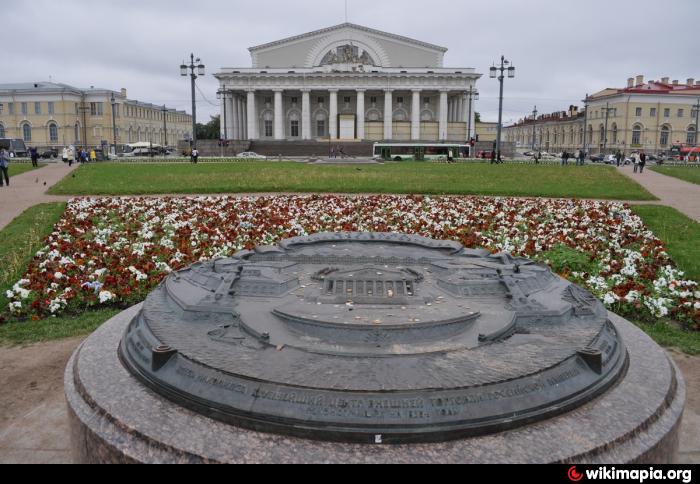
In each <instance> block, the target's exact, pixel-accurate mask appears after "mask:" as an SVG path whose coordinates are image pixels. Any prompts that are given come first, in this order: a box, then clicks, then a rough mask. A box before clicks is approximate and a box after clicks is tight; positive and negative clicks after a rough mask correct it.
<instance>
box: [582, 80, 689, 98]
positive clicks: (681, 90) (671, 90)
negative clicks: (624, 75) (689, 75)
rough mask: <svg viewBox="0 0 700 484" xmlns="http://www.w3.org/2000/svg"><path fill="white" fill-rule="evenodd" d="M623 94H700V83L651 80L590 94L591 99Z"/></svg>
mask: <svg viewBox="0 0 700 484" xmlns="http://www.w3.org/2000/svg"><path fill="white" fill-rule="evenodd" d="M621 94H622V95H624V94H642V95H645V94H646V95H672V96H700V85H698V84H693V85H689V84H674V83H668V82H660V81H649V82H646V83H643V84H640V85H634V86H631V87H625V88H614V87H609V88H606V89H603V90H602V91H600V92H597V93H595V94H593V95H592V96H589V99H599V98H603V97H610V96H618V95H621Z"/></svg>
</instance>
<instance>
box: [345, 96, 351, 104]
mask: <svg viewBox="0 0 700 484" xmlns="http://www.w3.org/2000/svg"><path fill="white" fill-rule="evenodd" d="M351 101H352V98H351V97H350V96H345V97H344V98H343V102H344V103H345V104H350V102H351Z"/></svg>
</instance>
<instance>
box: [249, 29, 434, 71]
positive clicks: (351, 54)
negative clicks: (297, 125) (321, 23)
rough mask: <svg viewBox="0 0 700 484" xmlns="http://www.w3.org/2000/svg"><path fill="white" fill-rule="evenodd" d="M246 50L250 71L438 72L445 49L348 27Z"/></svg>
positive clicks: (383, 33)
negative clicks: (403, 69) (413, 69)
mask: <svg viewBox="0 0 700 484" xmlns="http://www.w3.org/2000/svg"><path fill="white" fill-rule="evenodd" d="M249 50H250V53H251V56H252V62H253V67H254V68H272V69H274V68H285V67H290V68H291V67H297V68H315V67H322V66H348V65H351V66H358V65H363V66H372V67H434V68H439V67H442V65H443V59H444V55H445V52H447V49H446V48H445V47H440V46H437V45H433V44H429V43H426V42H421V41H419V40H415V39H410V38H408V37H402V36H399V35H395V34H390V33H387V32H382V31H379V30H375V29H371V28H368V27H362V26H359V25H355V24H350V23H345V24H341V25H337V26H335V27H330V28H327V29H323V30H318V31H315V32H310V33H307V34H303V35H299V36H296V37H290V38H287V39H283V40H279V41H276V42H272V43H269V44H264V45H260V46H257V47H251V48H250V49H249ZM341 70H342V69H341Z"/></svg>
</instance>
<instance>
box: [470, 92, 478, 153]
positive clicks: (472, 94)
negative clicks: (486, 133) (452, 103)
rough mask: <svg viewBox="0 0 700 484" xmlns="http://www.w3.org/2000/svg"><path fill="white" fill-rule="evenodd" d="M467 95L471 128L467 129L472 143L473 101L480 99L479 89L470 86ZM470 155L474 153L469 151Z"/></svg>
mask: <svg viewBox="0 0 700 484" xmlns="http://www.w3.org/2000/svg"><path fill="white" fill-rule="evenodd" d="M467 96H468V97H469V118H468V121H469V128H468V129H467V138H469V140H468V141H469V142H470V145H471V141H472V140H473V139H474V136H473V135H472V106H473V104H472V103H473V101H478V100H479V91H477V90H476V89H474V86H469V90H468V91H467ZM469 155H470V156H471V155H473V153H471V152H470V153H469Z"/></svg>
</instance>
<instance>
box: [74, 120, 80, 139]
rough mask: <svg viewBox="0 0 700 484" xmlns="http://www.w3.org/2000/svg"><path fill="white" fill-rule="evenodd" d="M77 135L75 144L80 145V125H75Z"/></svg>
mask: <svg viewBox="0 0 700 484" xmlns="http://www.w3.org/2000/svg"><path fill="white" fill-rule="evenodd" d="M73 134H74V135H75V142H76V143H80V124H78V123H75V128H74V133H73Z"/></svg>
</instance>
